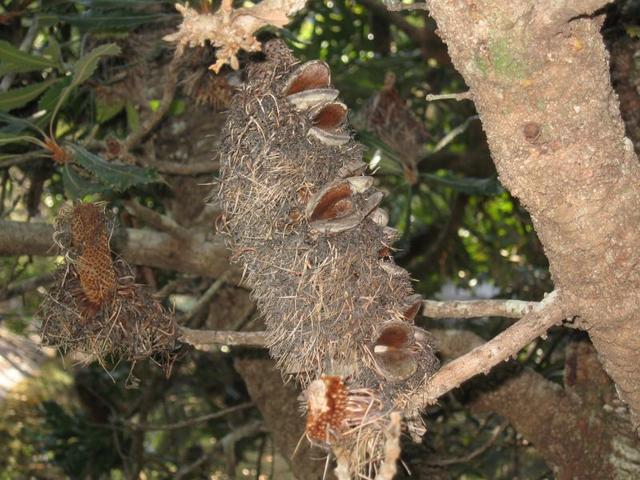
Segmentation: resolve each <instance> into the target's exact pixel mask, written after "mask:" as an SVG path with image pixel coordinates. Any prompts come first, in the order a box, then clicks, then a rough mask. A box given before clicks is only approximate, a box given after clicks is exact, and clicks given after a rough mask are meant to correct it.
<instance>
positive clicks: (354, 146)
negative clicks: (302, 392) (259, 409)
mask: <svg viewBox="0 0 640 480" xmlns="http://www.w3.org/2000/svg"><path fill="white" fill-rule="evenodd" d="M263 50H264V52H265V55H266V61H264V62H261V63H257V64H253V65H251V66H250V67H249V68H248V76H249V79H248V82H247V84H246V85H245V86H244V88H243V89H242V90H241V91H240V92H239V93H238V94H237V95H236V97H235V98H234V101H233V102H232V105H231V108H230V111H229V117H228V120H227V125H226V131H225V139H224V142H223V147H222V152H221V172H220V184H219V197H220V200H221V203H222V207H223V209H224V219H223V220H224V221H223V222H221V228H222V229H223V230H225V233H226V234H227V235H228V245H229V247H230V248H231V250H232V251H233V258H234V259H236V260H237V261H239V262H240V263H241V264H242V265H243V267H244V276H245V277H244V278H245V281H246V283H247V284H248V286H250V287H251V288H252V289H253V295H254V296H255V298H256V300H257V303H258V306H259V308H260V311H261V312H262V314H263V315H264V317H265V321H266V324H267V333H268V344H269V348H270V353H271V355H272V356H273V357H274V358H275V359H276V361H277V363H278V366H279V367H280V368H281V369H282V371H283V373H285V374H294V375H295V377H296V378H297V380H298V381H299V382H300V383H301V384H302V386H303V387H307V386H309V385H310V384H311V388H316V387H317V386H318V385H320V384H319V383H318V381H319V380H320V379H321V378H323V379H325V381H326V379H327V378H339V379H340V385H344V392H343V393H341V397H340V398H343V399H344V400H343V403H341V405H342V404H344V405H349V406H350V407H349V409H347V410H345V411H342V410H341V413H340V415H339V416H338V417H337V416H335V414H334V416H331V417H327V418H326V419H325V416H326V415H328V414H327V413H326V412H324V411H322V410H318V408H311V410H312V412H311V415H315V416H312V417H309V418H308V425H310V426H311V427H312V428H310V429H309V431H308V432H307V435H308V437H309V438H310V439H311V440H317V439H318V438H319V437H321V438H331V442H329V443H330V444H331V446H332V447H334V449H336V448H339V449H340V450H341V451H351V452H352V453H351V454H350V455H351V461H350V464H351V465H352V470H353V473H354V474H363V469H364V470H367V469H370V465H371V463H373V462H376V461H378V460H379V459H380V455H381V452H382V443H381V441H382V439H383V438H384V435H383V434H382V432H383V431H384V428H385V427H384V424H385V422H386V421H388V418H387V417H388V413H389V412H390V411H391V410H392V409H397V410H400V411H405V410H406V411H410V410H411V408H410V406H407V405H405V398H406V395H405V393H408V391H410V390H412V389H413V388H416V387H417V386H418V385H419V384H420V383H422V381H423V380H424V378H425V377H428V376H430V375H431V374H433V373H434V372H435V370H436V369H437V368H438V366H439V362H438V359H437V358H436V356H435V354H434V349H433V347H432V345H431V343H430V341H429V339H430V337H429V336H428V334H427V333H426V332H424V331H422V330H421V329H419V328H417V327H415V326H414V325H413V316H410V318H409V317H407V315H406V312H407V309H411V308H413V305H414V304H415V296H413V297H412V294H413V290H412V287H411V282H410V278H409V274H408V273H407V272H406V271H405V270H404V269H402V268H400V267H398V266H397V265H395V263H394V262H393V258H392V257H391V256H390V254H389V253H390V251H391V248H390V247H391V244H392V243H393V240H394V239H395V233H396V232H395V230H393V229H391V228H389V227H387V226H386V222H387V219H388V215H386V213H385V212H383V211H382V210H380V209H378V208H377V207H378V204H379V203H380V201H381V200H382V197H383V195H382V194H381V192H379V191H377V190H376V189H375V188H374V187H373V179H371V178H370V177H366V176H364V175H363V172H364V171H365V169H366V164H364V163H363V162H362V147H361V145H359V144H358V143H356V142H355V141H354V140H353V139H352V138H351V136H350V135H349V132H348V130H347V129H346V127H345V125H344V119H345V116H346V107H344V106H343V104H341V103H339V102H338V101H337V100H336V99H337V96H338V92H337V91H336V90H334V89H333V88H332V86H331V79H330V72H329V68H328V66H327V65H326V64H324V63H323V62H319V61H312V62H307V63H306V64H299V62H298V61H297V60H296V59H295V58H294V57H293V56H292V54H291V52H290V51H289V50H288V49H287V48H286V46H284V44H283V43H282V42H280V41H278V40H272V41H270V42H268V43H267V44H265V45H264V48H263ZM382 251H383V252H385V254H384V255H381V254H380V252H382ZM398 322H400V323H403V324H405V325H406V339H405V341H404V342H403V344H402V345H401V346H399V347H398V353H395V352H393V353H394V355H395V356H394V355H392V354H391V353H386V354H385V355H382V354H377V353H374V348H376V345H375V343H376V340H377V339H378V338H379V337H380V335H381V333H382V332H383V330H384V329H385V327H386V326H388V325H389V324H390V323H393V324H396V323H398ZM377 348H378V349H380V346H379V345H378V346H377ZM400 348H401V349H400ZM395 357H399V358H400V359H401V360H402V361H403V362H405V363H407V364H408V365H409V366H410V367H411V368H403V369H401V368H395V370H393V369H392V367H391V366H390V367H388V368H384V367H383V366H382V365H381V364H378V363H379V362H382V361H387V360H388V361H391V362H393V361H394V360H395ZM410 357H411V358H410ZM413 357H415V358H413ZM390 370H393V371H394V372H396V373H395V375H393V376H390V375H386V373H385V372H387V371H390ZM398 371H402V372H405V373H404V374H403V375H400V374H398V373H397V372H398ZM341 391H342V390H341ZM307 393H308V394H309V393H312V392H307ZM307 397H308V398H309V395H307ZM314 398H315V397H314ZM320 404H321V405H323V404H322V403H320ZM316 406H317V403H316ZM374 407H375V408H374ZM329 411H331V412H332V411H333V410H331V409H329ZM336 418H339V419H340V422H339V423H340V425H342V426H343V430H342V431H335V432H327V434H326V435H325V428H328V429H330V430H331V429H334V430H335V429H336V425H337V423H336V422H332V421H329V420H330V419H331V420H335V419H336ZM334 423H335V424H336V425H334ZM345 425H346V427H344V426H345ZM365 425H366V426H365ZM356 430H357V431H358V433H357V434H355V433H354V432H355V431H356ZM354 442H356V443H357V444H356V443H354ZM368 471H369V473H370V470H368Z"/></svg>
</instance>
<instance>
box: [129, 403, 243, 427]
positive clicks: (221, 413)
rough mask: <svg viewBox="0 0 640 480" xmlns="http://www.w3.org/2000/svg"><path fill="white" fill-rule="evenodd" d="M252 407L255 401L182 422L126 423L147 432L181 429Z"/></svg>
mask: <svg viewBox="0 0 640 480" xmlns="http://www.w3.org/2000/svg"><path fill="white" fill-rule="evenodd" d="M250 407H253V402H246V403H241V404H240V405H234V406H233V407H229V408H225V409H224V410H219V411H217V412H213V413H208V414H206V415H201V416H199V417H194V418H189V419H187V420H182V421H180V422H175V423H168V424H165V425H149V424H143V423H136V422H124V423H125V425H126V426H127V427H130V428H132V429H134V430H145V431H147V432H152V431H159V430H179V429H180V428H185V427H190V426H192V425H196V424H198V423H202V422H207V421H209V420H216V419H218V418H222V417H224V416H225V415H229V414H230V413H235V412H239V411H241V410H246V409H247V408H250Z"/></svg>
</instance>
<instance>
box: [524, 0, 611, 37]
mask: <svg viewBox="0 0 640 480" xmlns="http://www.w3.org/2000/svg"><path fill="white" fill-rule="evenodd" d="M611 2H612V0H555V1H553V2H545V3H541V4H540V5H539V7H537V8H536V9H535V11H534V19H533V23H534V24H535V25H536V27H537V28H539V29H540V31H541V32H544V33H545V34H548V35H554V34H556V33H558V32H559V31H561V30H562V29H563V28H564V26H565V25H566V24H567V23H569V22H570V21H571V20H572V19H574V18H578V17H581V16H589V15H592V14H593V13H595V12H596V11H597V10H600V9H601V8H603V7H604V6H605V5H607V4H608V3H611Z"/></svg>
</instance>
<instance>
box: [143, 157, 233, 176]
mask: <svg viewBox="0 0 640 480" xmlns="http://www.w3.org/2000/svg"><path fill="white" fill-rule="evenodd" d="M148 166H149V167H152V168H154V169H156V170H157V171H158V172H160V173H168V174H170V175H199V174H202V173H213V172H217V171H218V170H219V169H220V163H219V162H217V161H210V162H196V163H178V162H167V161H164V160H156V161H154V162H150V163H149V164H148Z"/></svg>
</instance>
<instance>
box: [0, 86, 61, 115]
mask: <svg viewBox="0 0 640 480" xmlns="http://www.w3.org/2000/svg"><path fill="white" fill-rule="evenodd" d="M57 81H58V80H57V79H56V78H52V79H50V80H45V81H44V82H40V83H34V84H33V85H28V86H26V87H19V88H12V89H11V90H9V91H7V92H2V93H0V111H2V112H9V111H11V110H13V109H14V108H20V107H23V106H25V105H26V104H27V103H29V102H30V101H31V100H34V99H36V98H38V97H39V96H40V95H42V93H43V92H44V91H45V90H46V89H47V88H49V86H50V85H51V84H52V83H54V82H57Z"/></svg>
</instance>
